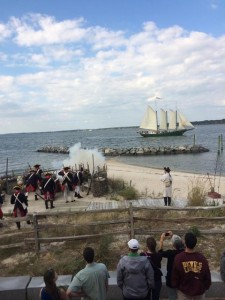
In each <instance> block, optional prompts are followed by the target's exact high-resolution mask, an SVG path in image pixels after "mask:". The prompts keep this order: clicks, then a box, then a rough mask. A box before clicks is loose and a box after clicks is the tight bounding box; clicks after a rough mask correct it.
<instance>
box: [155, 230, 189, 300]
mask: <svg viewBox="0 0 225 300" xmlns="http://www.w3.org/2000/svg"><path fill="white" fill-rule="evenodd" d="M165 239H170V240H171V243H172V247H173V248H172V249H168V250H164V249H163V246H164V245H163V243H164V240H165ZM184 249H185V246H184V243H183V241H182V239H181V237H180V236H179V235H176V234H173V232H172V231H167V232H164V233H162V234H161V237H160V241H159V253H160V254H161V255H162V257H164V258H167V266H166V269H167V273H166V287H167V292H168V298H169V300H176V299H177V290H176V289H175V288H173V287H172V282H171V281H172V269H173V262H174V259H175V256H176V255H177V254H178V253H180V252H182V251H184Z"/></svg>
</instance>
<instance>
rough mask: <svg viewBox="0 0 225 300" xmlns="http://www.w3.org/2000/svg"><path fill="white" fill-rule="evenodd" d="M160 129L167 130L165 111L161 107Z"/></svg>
mask: <svg viewBox="0 0 225 300" xmlns="http://www.w3.org/2000/svg"><path fill="white" fill-rule="evenodd" d="M159 125H160V126H159V128H160V130H167V112H166V111H165V110H164V109H162V108H161V110H160V122H159Z"/></svg>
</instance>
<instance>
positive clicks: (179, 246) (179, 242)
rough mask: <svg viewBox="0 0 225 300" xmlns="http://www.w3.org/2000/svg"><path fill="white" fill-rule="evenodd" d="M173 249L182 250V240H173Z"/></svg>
mask: <svg viewBox="0 0 225 300" xmlns="http://www.w3.org/2000/svg"><path fill="white" fill-rule="evenodd" d="M173 247H174V248H175V249H176V250H179V251H180V250H184V248H185V246H184V243H183V242H182V240H178V239H177V240H175V241H174V243H173Z"/></svg>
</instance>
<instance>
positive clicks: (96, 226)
mask: <svg viewBox="0 0 225 300" xmlns="http://www.w3.org/2000/svg"><path fill="white" fill-rule="evenodd" d="M213 215H216V217H214V216H213ZM224 215H225V208H223V207H219V206H218V207H207V209H206V208H198V209H197V210H196V208H180V209H179V208H172V207H171V208H164V207H161V208H153V207H133V206H132V204H131V203H130V206H129V207H128V208H120V209H108V210H107V209H106V210H97V211H96V210H95V211H77V212H69V211H68V212H51V213H50V212H46V213H35V214H33V215H28V216H26V217H23V218H14V219H10V220H2V221H1V223H2V224H3V226H4V225H6V224H8V225H9V224H11V223H14V222H16V221H27V220H30V221H31V225H32V227H31V228H29V229H27V230H26V231H24V230H23V229H22V230H20V231H17V232H16V229H15V231H14V233H7V234H2V235H1V236H0V239H3V238H6V240H7V237H8V238H13V236H17V238H19V237H20V236H21V241H20V242H16V243H11V244H7V245H6V244H5V245H4V244H3V243H1V244H2V245H1V246H0V249H4V248H10V247H19V246H23V247H26V246H29V245H30V246H32V245H33V246H34V247H35V251H36V253H39V251H40V250H41V245H42V244H49V243H52V242H66V241H75V240H87V239H95V240H96V239H98V238H101V237H104V236H108V235H113V236H119V238H124V239H128V238H134V237H137V238H140V237H146V236H149V235H152V234H160V233H162V232H165V231H167V230H172V231H174V232H176V233H178V234H183V233H185V232H187V230H188V229H189V228H190V227H193V226H195V227H196V228H197V229H198V230H199V231H200V232H201V233H202V234H204V235H205V234H211V235H212V234H224V233H225V229H223V228H225V216H224ZM218 224H219V226H217V225H218ZM215 227H216V229H215ZM23 231H24V232H23Z"/></svg>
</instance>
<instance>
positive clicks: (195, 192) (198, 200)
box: [187, 178, 207, 206]
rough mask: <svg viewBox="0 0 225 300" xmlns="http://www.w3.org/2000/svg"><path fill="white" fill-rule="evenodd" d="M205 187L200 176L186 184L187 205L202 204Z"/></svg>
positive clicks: (205, 193)
mask: <svg viewBox="0 0 225 300" xmlns="http://www.w3.org/2000/svg"><path fill="white" fill-rule="evenodd" d="M206 195H207V189H206V184H205V182H204V181H203V180H202V179H201V178H194V179H193V180H191V181H190V184H189V186H188V197H187V198H188V205H189V206H204V205H205V204H206Z"/></svg>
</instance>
